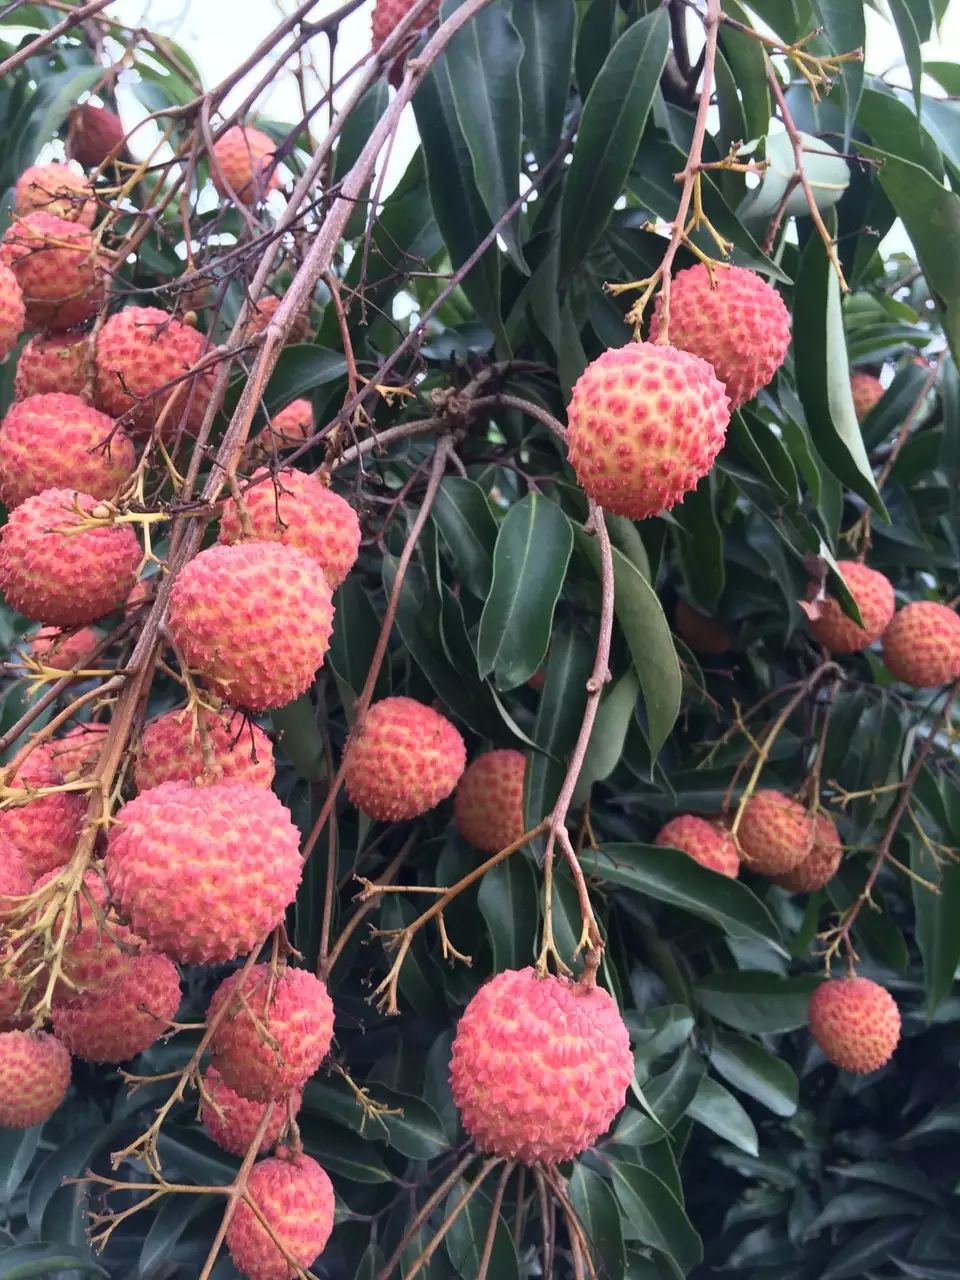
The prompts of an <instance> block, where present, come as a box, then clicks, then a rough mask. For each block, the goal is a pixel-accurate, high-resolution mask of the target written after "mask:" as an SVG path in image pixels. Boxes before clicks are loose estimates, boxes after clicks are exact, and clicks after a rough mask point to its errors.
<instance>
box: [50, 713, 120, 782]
mask: <svg viewBox="0 0 960 1280" xmlns="http://www.w3.org/2000/svg"><path fill="white" fill-rule="evenodd" d="M109 728H110V726H109V725H108V724H99V723H96V722H95V721H92V720H85V721H84V722H83V724H78V725H74V727H73V728H72V729H68V730H67V732H66V733H65V734H64V735H63V737H62V738H54V740H53V741H52V742H51V743H50V747H49V759H50V762H51V764H52V765H53V767H54V768H55V769H56V770H57V771H58V772H59V773H61V774H62V775H63V776H64V777H66V776H67V775H68V774H69V775H76V774H81V773H89V772H90V770H91V769H92V767H93V766H94V765H95V764H96V762H97V761H98V760H99V758H100V753H101V751H102V750H103V740H104V737H105V735H106V733H107V731H108V730H109Z"/></svg>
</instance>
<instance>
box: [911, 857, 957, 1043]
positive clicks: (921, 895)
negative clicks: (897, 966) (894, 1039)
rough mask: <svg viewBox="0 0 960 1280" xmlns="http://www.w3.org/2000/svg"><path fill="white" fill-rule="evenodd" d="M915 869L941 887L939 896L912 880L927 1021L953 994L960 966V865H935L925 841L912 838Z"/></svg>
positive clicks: (949, 861)
mask: <svg viewBox="0 0 960 1280" xmlns="http://www.w3.org/2000/svg"><path fill="white" fill-rule="evenodd" d="M910 851H911V859H910V862H911V866H912V868H913V870H914V871H915V872H916V874H917V875H919V876H922V877H923V878H924V880H933V881H934V883H937V884H939V889H940V892H939V893H931V892H930V890H929V889H928V888H927V887H926V886H925V885H922V884H918V883H917V881H916V880H911V882H910V890H911V893H912V894H913V910H914V914H915V917H916V938H917V946H918V947H919V948H920V955H921V956H922V958H923V981H924V987H925V988H926V994H927V1018H928V1020H929V1019H930V1018H932V1017H933V1015H934V1013H935V1012H936V1010H937V1008H938V1007H939V1006H940V1005H941V1004H942V1003H943V1001H944V1000H945V999H946V998H947V996H948V995H949V994H950V992H951V990H952V988H953V983H954V978H955V977H956V972H957V965H958V964H960V929H958V928H957V920H958V918H960V866H958V865H957V863H956V862H954V861H952V860H951V859H944V860H943V861H942V862H941V864H940V866H939V867H936V866H934V863H933V859H932V858H931V857H930V854H929V853H928V851H927V849H926V848H925V846H924V844H923V841H922V840H921V839H920V837H919V836H917V835H914V834H913V833H911V835H910Z"/></svg>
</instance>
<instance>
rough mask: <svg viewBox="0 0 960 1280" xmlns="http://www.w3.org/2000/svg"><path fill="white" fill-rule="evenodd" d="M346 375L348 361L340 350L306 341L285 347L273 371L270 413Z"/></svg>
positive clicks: (268, 402) (267, 401)
mask: <svg viewBox="0 0 960 1280" xmlns="http://www.w3.org/2000/svg"><path fill="white" fill-rule="evenodd" d="M346 376H347V362H346V360H345V359H344V358H343V356H342V355H341V354H340V352H339V351H328V350H327V349H326V347H312V346H307V345H300V346H292V347H284V349H283V350H282V351H281V352H280V358H279V360H278V361H277V363H276V367H275V368H274V371H273V373H272V374H271V375H270V383H269V385H268V387H267V392H266V395H265V396H264V404H265V406H266V408H267V410H268V411H269V412H270V413H276V411H277V410H278V409H285V408H286V407H287V405H288V404H289V403H290V402H291V400H296V399H297V398H298V397H299V396H304V395H306V394H307V393H308V392H309V391H313V390H314V388H316V387H323V386H326V385H327V384H328V383H331V382H338V381H339V380H340V379H341V378H345V377H346Z"/></svg>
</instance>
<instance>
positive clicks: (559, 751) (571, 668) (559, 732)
mask: <svg viewBox="0 0 960 1280" xmlns="http://www.w3.org/2000/svg"><path fill="white" fill-rule="evenodd" d="M592 666H593V648H592V646H591V645H590V644H589V642H588V641H587V639H586V637H585V636H584V635H582V634H581V633H580V632H579V631H574V630H572V629H571V628H569V627H559V628H558V629H557V631H556V634H555V635H554V637H553V639H552V641H551V643H550V659H549V661H548V663H547V671H546V679H545V681H544V685H543V690H542V692H541V694H540V706H539V708H538V710H537V722H536V725H535V726H534V730H533V737H534V741H535V742H536V744H537V746H538V747H539V748H540V750H539V751H538V752H535V753H534V754H532V755H531V756H530V757H529V758H528V760H527V772H526V776H525V777H524V784H523V811H524V813H525V815H526V820H525V821H526V826H527V827H528V828H530V827H534V826H536V825H537V823H538V822H539V821H540V820H541V818H544V817H546V815H547V814H548V813H549V812H550V810H551V809H552V808H553V806H554V804H555V803H556V799H557V796H558V794H559V792H560V787H561V786H562V784H563V778H564V774H565V773H566V758H567V755H568V754H569V752H570V751H571V750H572V749H573V744H574V742H576V739H577V734H578V732H579V730H580V723H581V721H582V719H583V708H584V706H585V705H586V701H587V680H588V679H589V677H590V670H591V668H592Z"/></svg>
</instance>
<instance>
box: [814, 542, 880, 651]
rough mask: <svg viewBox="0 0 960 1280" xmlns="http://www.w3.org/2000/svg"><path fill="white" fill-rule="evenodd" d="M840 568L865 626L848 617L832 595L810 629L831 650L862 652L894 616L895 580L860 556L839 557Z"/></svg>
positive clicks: (822, 605) (824, 602)
mask: <svg viewBox="0 0 960 1280" xmlns="http://www.w3.org/2000/svg"><path fill="white" fill-rule="evenodd" d="M837 569H838V570H839V571H840V576H841V577H842V578H843V581H844V583H845V584H846V587H847V590H848V591H849V592H850V594H851V595H852V596H853V598H854V600H855V601H856V604H857V608H858V609H859V610H860V617H861V619H862V621H863V626H862V627H861V626H858V625H857V623H855V622H854V621H853V619H852V618H848V617H847V615H846V614H845V613H844V612H843V609H842V608H841V607H840V604H839V603H838V602H837V601H836V600H834V599H833V597H832V596H828V597H827V599H826V600H824V601H823V603H822V604H821V611H820V617H819V618H815V619H811V622H810V631H811V633H812V634H813V637H814V639H815V640H816V641H817V643H818V644H822V645H823V647H824V648H825V649H826V650H827V652H828V653H858V652H859V651H860V650H861V649H866V648H868V647H869V646H870V645H871V644H873V642H874V640H878V639H879V638H880V636H881V635H883V633H884V631H885V630H886V628H887V625H888V624H889V622H890V619H891V618H892V617H893V610H894V599H893V584H892V583H891V582H890V579H889V578H887V577H884V575H883V574H882V573H878V572H877V570H876V569H870V568H868V567H867V565H865V564H861V563H860V562H859V561H858V560H838V561H837Z"/></svg>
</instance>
